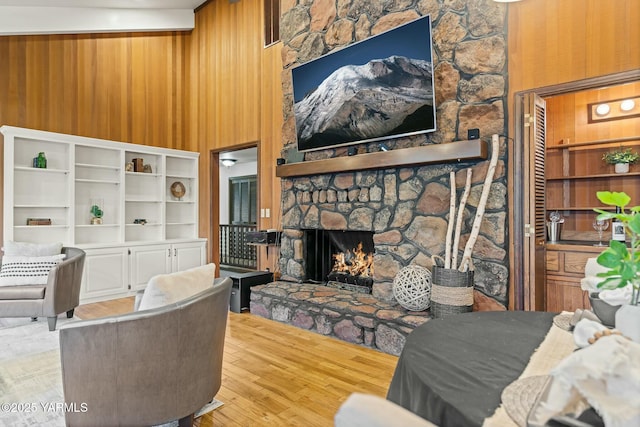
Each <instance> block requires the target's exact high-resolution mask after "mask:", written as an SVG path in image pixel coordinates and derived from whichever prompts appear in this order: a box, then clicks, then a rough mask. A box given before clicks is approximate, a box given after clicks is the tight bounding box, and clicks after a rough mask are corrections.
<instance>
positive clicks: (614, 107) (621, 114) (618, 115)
mask: <svg viewBox="0 0 640 427" xmlns="http://www.w3.org/2000/svg"><path fill="white" fill-rule="evenodd" d="M587 113H588V117H587V119H588V123H597V122H606V121H611V120H623V119H630V118H632V117H640V96H638V95H634V96H626V97H625V98H618V99H609V100H606V101H598V102H593V103H590V104H587Z"/></svg>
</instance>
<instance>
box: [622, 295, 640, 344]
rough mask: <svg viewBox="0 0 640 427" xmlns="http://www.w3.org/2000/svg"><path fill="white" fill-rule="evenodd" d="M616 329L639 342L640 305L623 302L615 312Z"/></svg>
mask: <svg viewBox="0 0 640 427" xmlns="http://www.w3.org/2000/svg"><path fill="white" fill-rule="evenodd" d="M616 329H617V330H619V331H620V333H622V335H624V336H625V337H628V338H631V340H632V341H634V342H637V343H640V305H631V304H625V305H623V306H622V307H620V308H619V309H618V311H617V312H616Z"/></svg>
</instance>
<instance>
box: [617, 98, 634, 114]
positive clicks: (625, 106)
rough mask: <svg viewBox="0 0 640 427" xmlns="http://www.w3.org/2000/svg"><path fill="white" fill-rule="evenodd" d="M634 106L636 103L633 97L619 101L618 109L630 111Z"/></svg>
mask: <svg viewBox="0 0 640 427" xmlns="http://www.w3.org/2000/svg"><path fill="white" fill-rule="evenodd" d="M635 107H636V103H635V102H633V99H625V100H624V101H622V102H621V103H620V109H621V110H622V111H631V110H633V109H634V108H635Z"/></svg>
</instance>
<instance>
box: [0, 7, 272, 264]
mask: <svg viewBox="0 0 640 427" xmlns="http://www.w3.org/2000/svg"><path fill="white" fill-rule="evenodd" d="M262 13H263V11H262V2H261V1H259V0H243V1H241V2H239V3H229V2H228V1H210V2H208V3H207V4H206V5H205V6H203V7H202V8H200V9H199V10H198V11H197V12H196V29H195V30H193V31H192V32H167V33H123V34H106V35H103V34H88V35H51V36H8V37H0V57H1V58H3V60H2V61H0V125H4V124H7V125H12V126H20V127H27V128H35V129H42V130H48V131H53V132H61V133H69V134H76V135H82V136H90V137H95V138H104V139H111V140H116V141H125V142H132V143H136V144H144V145H155V146H161V147H168V148H178V149H184V150H191V151H199V152H200V182H201V191H200V200H201V204H200V212H199V215H200V231H199V233H200V236H202V237H208V238H212V237H213V234H214V233H213V231H214V230H215V229H216V228H217V227H215V226H212V223H211V221H212V219H213V220H215V219H217V216H215V215H212V211H213V210H212V209H211V205H212V203H211V200H212V193H211V188H212V187H211V183H210V180H211V168H212V165H211V162H210V151H211V150H217V149H223V148H224V149H228V148H232V147H242V146H247V145H252V144H253V145H255V144H259V155H260V159H259V161H258V164H259V174H260V177H261V179H260V183H259V185H260V200H259V204H260V207H262V208H269V209H270V212H271V216H270V218H264V219H261V220H260V224H259V227H260V228H277V227H278V224H279V221H278V220H279V209H280V208H279V207H280V179H279V178H276V177H275V166H274V165H275V159H276V158H277V157H279V156H280V146H281V142H280V141H281V137H280V134H281V127H282V119H281V117H282V87H281V80H280V73H281V70H282V65H281V64H282V63H281V59H280V58H281V56H280V55H281V54H280V45H279V44H276V45H273V46H271V47H269V48H266V49H265V48H263V35H262ZM0 179H1V178H0ZM0 203H1V201H0ZM0 233H1V231H0ZM0 240H1V239H0ZM210 249H211V245H210ZM265 255H266V254H265V253H264V250H263V251H262V256H261V257H260V264H261V265H260V267H261V268H265V267H267V266H271V268H273V265H274V261H275V259H276V256H277V254H274V255H271V254H270V256H269V258H268V259H267V258H266V256H265ZM211 259H217V258H211Z"/></svg>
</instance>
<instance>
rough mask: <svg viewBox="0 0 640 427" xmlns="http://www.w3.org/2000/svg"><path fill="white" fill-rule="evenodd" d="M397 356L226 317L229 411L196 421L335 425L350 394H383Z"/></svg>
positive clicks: (118, 305)
mask: <svg viewBox="0 0 640 427" xmlns="http://www.w3.org/2000/svg"><path fill="white" fill-rule="evenodd" d="M132 307H133V299H132V298H124V299H119V300H112V301H105V302H100V303H95V304H87V305H83V306H80V307H78V308H77V309H76V315H77V316H78V317H80V318H81V319H88V318H96V317H102V316H107V315H110V314H119V313H126V312H129V311H131V310H132ZM397 361H398V358H397V357H395V356H391V355H389V354H385V353H381V352H379V351H376V350H372V349H369V348H365V347H361V346H358V345H355V344H349V343H346V342H343V341H340V340H337V339H335V338H329V337H325V336H322V335H319V334H316V333H314V332H309V331H305V330H302V329H299V328H295V327H293V326H289V325H284V324H282V323H278V322H275V321H271V320H267V319H263V318H261V317H258V316H254V315H251V314H250V313H242V314H238V313H231V312H230V313H229V321H228V323H227V333H226V341H225V348H224V365H223V368H222V372H223V378H222V387H221V389H220V391H219V392H218V394H217V395H216V398H217V399H218V400H221V401H222V402H224V405H223V406H222V407H221V408H219V409H217V410H215V411H213V412H211V413H210V414H206V415H204V416H202V417H200V418H198V419H196V422H195V425H196V426H199V427H208V426H263V425H270V426H305V427H307V426H332V425H333V415H334V414H335V413H336V411H337V410H338V407H339V406H340V404H341V403H342V402H344V400H345V399H346V398H347V397H348V396H349V395H350V394H351V393H353V392H363V393H371V394H375V395H378V396H383V397H384V396H385V395H386V392H387V389H388V387H389V383H390V381H391V377H392V375H393V371H394V369H395V366H396V363H397Z"/></svg>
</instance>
